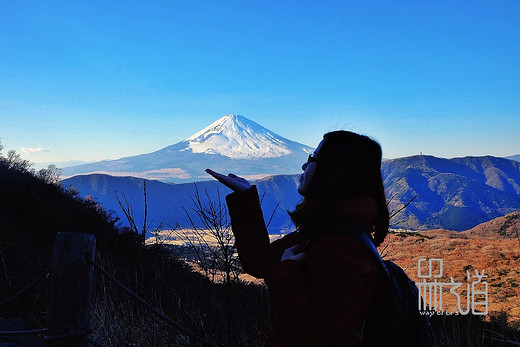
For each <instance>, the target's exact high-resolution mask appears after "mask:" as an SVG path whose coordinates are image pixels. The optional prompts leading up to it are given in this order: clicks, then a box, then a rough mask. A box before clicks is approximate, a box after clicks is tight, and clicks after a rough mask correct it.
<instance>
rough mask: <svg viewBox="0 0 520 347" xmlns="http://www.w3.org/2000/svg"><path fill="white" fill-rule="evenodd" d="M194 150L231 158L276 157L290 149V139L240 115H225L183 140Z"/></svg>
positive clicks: (288, 151)
mask: <svg viewBox="0 0 520 347" xmlns="http://www.w3.org/2000/svg"><path fill="white" fill-rule="evenodd" d="M185 142H187V143H188V145H187V147H186V148H185V149H184V151H186V150H191V151H192V152H193V153H205V154H220V155H223V156H226V157H229V158H232V159H254V158H278V157H282V156H286V155H289V154H291V153H293V151H292V150H291V149H290V147H291V146H290V143H291V142H292V141H290V140H287V139H285V138H283V137H281V136H279V135H277V134H275V133H273V132H272V131H269V130H268V129H266V128H264V127H262V126H261V125H260V124H258V123H255V122H253V121H251V120H249V119H247V118H245V117H242V116H239V115H226V116H224V117H222V118H220V119H218V120H217V121H215V122H213V123H212V124H210V125H209V126H207V127H206V128H204V129H202V130H201V131H199V132H198V133H196V134H194V135H193V136H190V137H189V138H187V139H186V140H185Z"/></svg>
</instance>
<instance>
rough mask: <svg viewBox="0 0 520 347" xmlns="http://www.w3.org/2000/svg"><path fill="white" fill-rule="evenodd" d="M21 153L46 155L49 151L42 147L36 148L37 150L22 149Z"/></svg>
mask: <svg viewBox="0 0 520 347" xmlns="http://www.w3.org/2000/svg"><path fill="white" fill-rule="evenodd" d="M22 152H24V153H25V154H35V153H43V152H47V153H48V152H49V151H48V150H46V149H45V148H43V147H38V148H22Z"/></svg>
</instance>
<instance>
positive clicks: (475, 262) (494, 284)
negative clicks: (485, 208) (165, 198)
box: [385, 230, 520, 329]
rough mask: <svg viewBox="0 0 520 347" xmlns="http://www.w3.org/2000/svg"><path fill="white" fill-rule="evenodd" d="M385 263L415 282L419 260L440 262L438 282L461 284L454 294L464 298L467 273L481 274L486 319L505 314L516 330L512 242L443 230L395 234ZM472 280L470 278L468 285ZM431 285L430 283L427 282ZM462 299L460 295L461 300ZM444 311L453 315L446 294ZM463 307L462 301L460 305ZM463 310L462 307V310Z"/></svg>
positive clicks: (516, 271) (517, 254)
mask: <svg viewBox="0 0 520 347" xmlns="http://www.w3.org/2000/svg"><path fill="white" fill-rule="evenodd" d="M385 252H386V253H387V254H386V259H390V260H392V261H394V262H395V263H396V264H398V265H400V266H401V267H402V268H403V269H405V271H406V273H407V274H408V275H409V276H410V278H412V279H413V280H414V281H416V282H422V281H423V279H420V278H419V277H418V266H417V265H418V261H419V259H421V258H428V259H431V258H441V259H443V276H442V278H440V279H439V282H441V281H442V282H450V279H451V277H453V279H454V281H455V282H461V283H463V286H461V287H460V288H459V290H458V292H459V294H465V293H466V292H465V291H463V289H465V288H466V284H467V283H468V280H467V273H466V271H469V273H470V275H474V274H475V270H478V272H479V273H482V271H484V273H485V275H487V276H488V277H487V278H483V281H486V282H487V283H488V295H489V297H488V308H489V314H488V315H487V316H486V317H487V319H488V320H489V319H490V317H493V316H496V315H498V314H499V313H500V312H506V313H507V315H508V317H509V319H508V321H509V323H510V324H512V325H513V326H514V327H516V328H517V329H518V328H520V291H519V286H520V244H519V242H518V240H516V239H508V238H485V237H481V236H478V235H464V234H461V233H457V232H449V231H444V230H437V231H428V232H421V233H420V234H416V235H415V236H414V235H413V234H412V235H410V234H404V233H401V234H400V233H397V234H394V235H390V236H389V238H388V245H387V248H386V250H385ZM473 280H474V279H473V278H471V279H470V281H469V283H471V282H472V281H473ZM427 281H428V282H431V280H429V279H428V280H427ZM462 297H465V295H461V298H462ZM443 301H444V305H443V308H444V310H446V311H448V312H457V311H458V305H457V299H456V297H455V295H453V294H450V293H449V290H446V291H445V294H444V295H443ZM462 302H463V304H465V301H462ZM465 307H466V306H465V305H463V308H465Z"/></svg>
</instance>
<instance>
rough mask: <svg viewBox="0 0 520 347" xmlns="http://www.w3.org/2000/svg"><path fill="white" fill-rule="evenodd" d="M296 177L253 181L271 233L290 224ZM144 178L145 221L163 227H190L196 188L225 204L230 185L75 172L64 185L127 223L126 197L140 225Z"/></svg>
mask: <svg viewBox="0 0 520 347" xmlns="http://www.w3.org/2000/svg"><path fill="white" fill-rule="evenodd" d="M298 177H299V176H297V175H279V176H272V177H267V178H264V179H261V180H257V181H255V184H256V186H257V189H258V192H259V195H260V196H261V197H262V196H263V198H262V210H263V212H264V218H265V221H266V223H267V222H268V221H269V220H271V223H270V226H269V228H268V230H269V231H270V232H271V233H278V232H280V230H288V229H291V228H292V223H291V221H290V219H289V218H288V215H287V210H292V209H293V208H294V206H295V205H296V203H297V202H298V201H299V200H300V199H301V196H300V195H299V194H298V192H297V190H296V186H297V180H298ZM144 182H146V192H147V206H148V218H147V221H148V222H149V223H151V225H152V226H154V227H155V226H157V225H159V224H160V223H162V225H163V227H164V228H165V229H167V228H168V226H172V227H174V226H176V225H177V224H178V225H179V226H181V227H184V228H190V227H191V222H190V220H189V218H188V216H187V215H186V211H187V212H188V213H192V208H193V207H194V205H193V201H192V200H191V199H192V198H194V197H195V194H196V191H197V190H198V192H199V194H200V197H201V201H202V202H203V203H207V196H209V198H210V199H211V200H212V201H215V202H216V201H218V199H219V196H220V201H221V202H222V203H223V204H225V201H224V197H225V196H226V195H227V194H229V193H231V190H230V189H229V188H227V187H225V186H224V185H222V184H220V183H219V182H217V181H215V180H212V181H201V182H197V183H196V184H194V183H182V184H168V183H164V182H160V181H154V180H143V179H142V178H136V177H114V176H109V175H104V174H91V175H78V176H74V177H72V178H68V179H65V180H64V181H63V184H64V185H65V186H66V187H68V186H72V187H74V188H75V189H77V190H79V192H80V195H81V196H83V197H89V198H91V199H94V200H95V201H97V202H99V203H101V204H102V205H103V206H104V207H105V208H106V209H107V210H112V211H114V212H115V213H116V214H117V215H118V216H119V217H120V218H121V221H122V222H123V224H127V223H126V219H125V217H124V214H123V213H122V211H121V208H120V206H119V203H118V201H117V199H118V198H119V199H120V200H121V201H124V198H125V197H126V199H127V201H128V202H129V203H130V205H131V206H132V210H133V214H134V216H133V217H134V219H135V221H136V224H137V225H142V224H143V221H144V189H143V188H144V187H143V186H144ZM264 193H265V195H264ZM123 194H124V197H123ZM206 194H207V195H206ZM279 202H280V203H279ZM185 210H186V211H185ZM191 217H192V219H193V220H194V221H195V223H198V222H200V221H199V220H197V218H196V215H195V214H194V213H192V216H191Z"/></svg>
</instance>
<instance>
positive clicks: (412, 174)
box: [382, 155, 520, 231]
mask: <svg viewBox="0 0 520 347" xmlns="http://www.w3.org/2000/svg"><path fill="white" fill-rule="evenodd" d="M382 172H383V176H384V178H385V187H386V192H387V195H388V196H395V199H393V200H392V201H391V202H390V208H391V209H395V208H397V207H398V206H399V205H402V204H404V203H406V202H408V201H409V200H410V199H412V198H413V197H414V196H417V198H416V199H415V200H414V201H413V202H412V203H411V204H410V205H409V206H408V207H407V208H406V210H405V211H403V212H402V213H401V215H400V216H399V217H398V218H397V219H398V220H399V221H400V226H402V227H404V228H409V229H435V228H445V229H450V230H457V231H461V230H465V229H469V228H472V227H474V226H475V225H477V224H480V223H482V222H486V221H489V220H491V219H493V218H496V217H500V216H503V215H505V214H508V213H511V212H514V211H519V210H520V163H519V162H516V161H513V160H508V159H504V158H497V157H490V156H486V157H464V158H454V159H443V158H437V157H432V156H424V155H422V156H413V157H407V158H399V159H393V160H388V161H385V162H383V164H382Z"/></svg>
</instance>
